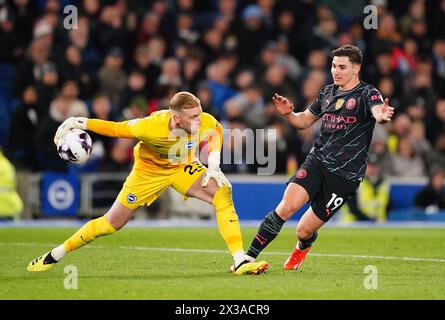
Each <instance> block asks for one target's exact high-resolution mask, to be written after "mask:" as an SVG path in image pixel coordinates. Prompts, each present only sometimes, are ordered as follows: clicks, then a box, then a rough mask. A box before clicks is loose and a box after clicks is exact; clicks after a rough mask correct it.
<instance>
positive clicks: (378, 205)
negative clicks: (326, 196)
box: [341, 153, 390, 222]
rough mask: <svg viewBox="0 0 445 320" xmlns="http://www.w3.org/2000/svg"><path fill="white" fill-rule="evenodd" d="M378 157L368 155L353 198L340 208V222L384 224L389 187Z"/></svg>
mask: <svg viewBox="0 0 445 320" xmlns="http://www.w3.org/2000/svg"><path fill="white" fill-rule="evenodd" d="M379 160H380V159H379V156H378V155H377V154H373V153H370V154H369V155H368V161H367V167H366V172H365V176H364V178H363V181H362V183H361V184H360V187H359V188H358V190H357V193H356V195H355V196H353V197H352V198H351V199H349V201H348V202H347V205H345V206H344V208H342V218H341V219H342V221H345V222H351V221H378V222H386V220H387V218H388V209H389V206H390V198H389V191H390V185H389V183H388V181H387V180H386V177H385V176H384V175H383V171H382V168H381V166H380V161H379Z"/></svg>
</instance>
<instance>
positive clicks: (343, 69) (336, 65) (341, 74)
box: [331, 57, 360, 87]
mask: <svg viewBox="0 0 445 320" xmlns="http://www.w3.org/2000/svg"><path fill="white" fill-rule="evenodd" d="M359 71H360V65H358V64H355V63H352V62H351V61H349V58H348V57H334V59H333V60H332V66H331V74H332V79H333V80H334V84H335V85H336V86H340V87H344V86H346V85H347V84H348V83H349V82H350V81H351V80H352V79H353V78H354V77H355V76H358V73H359Z"/></svg>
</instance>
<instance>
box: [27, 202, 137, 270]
mask: <svg viewBox="0 0 445 320" xmlns="http://www.w3.org/2000/svg"><path fill="white" fill-rule="evenodd" d="M135 211H136V209H130V208H127V207H125V206H123V205H122V204H121V203H120V202H119V201H118V200H116V201H115V202H114V204H113V206H112V207H111V209H110V210H109V211H108V212H107V213H106V214H105V215H104V216H102V217H100V218H97V219H94V220H91V221H89V222H87V223H86V224H85V225H83V226H82V227H81V228H80V229H79V230H77V232H76V233H74V234H73V235H72V236H71V237H70V238H68V239H67V240H66V241H65V242H64V243H63V244H61V245H60V246H58V247H56V248H54V249H52V250H51V251H49V252H47V253H45V254H44V255H42V256H40V257H37V258H35V259H34V260H32V261H31V262H30V263H29V265H28V271H46V270H48V269H51V268H52V267H54V265H55V264H56V263H57V262H58V261H60V260H61V259H62V258H63V257H65V255H66V254H67V253H69V252H71V251H73V250H76V249H79V248H81V247H83V246H84V245H86V244H88V243H90V242H92V241H94V240H95V239H96V238H98V237H101V236H106V235H109V234H112V233H114V232H116V231H117V230H119V229H121V228H122V227H123V226H124V225H125V224H126V223H127V222H128V221H129V220H130V219H131V217H132V216H133V214H134V212H135Z"/></svg>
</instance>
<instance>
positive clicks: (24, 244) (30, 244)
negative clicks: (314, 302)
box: [0, 242, 445, 263]
mask: <svg viewBox="0 0 445 320" xmlns="http://www.w3.org/2000/svg"><path fill="white" fill-rule="evenodd" d="M57 245H58V244H54V243H51V244H50V243H36V242H0V246H17V247H56V246H57ZM85 248H87V249H106V248H112V247H105V246H97V245H87V246H86V247H85ZM118 248H119V249H122V250H138V251H159V252H190V253H217V254H227V253H228V252H227V251H225V250H212V249H187V248H156V247H142V246H118ZM263 254H264V255H284V256H287V255H289V252H267V251H266V252H264V253H263ZM309 255H311V256H314V257H330V258H352V259H382V260H400V261H422V262H442V263H443V262H445V259H433V258H415V257H391V256H365V255H357V254H337V253H310V254H309Z"/></svg>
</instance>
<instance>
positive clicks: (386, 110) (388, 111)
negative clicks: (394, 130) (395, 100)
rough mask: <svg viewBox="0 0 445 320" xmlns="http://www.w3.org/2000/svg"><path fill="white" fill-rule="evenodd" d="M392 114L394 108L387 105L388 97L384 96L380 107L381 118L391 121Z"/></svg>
mask: <svg viewBox="0 0 445 320" xmlns="http://www.w3.org/2000/svg"><path fill="white" fill-rule="evenodd" d="M393 115H394V108H393V107H391V106H390V105H389V99H388V98H386V99H385V101H384V102H383V107H382V120H383V121H385V122H387V121H391V118H392V116H393Z"/></svg>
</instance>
